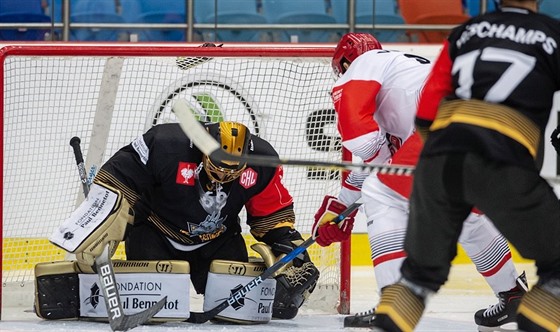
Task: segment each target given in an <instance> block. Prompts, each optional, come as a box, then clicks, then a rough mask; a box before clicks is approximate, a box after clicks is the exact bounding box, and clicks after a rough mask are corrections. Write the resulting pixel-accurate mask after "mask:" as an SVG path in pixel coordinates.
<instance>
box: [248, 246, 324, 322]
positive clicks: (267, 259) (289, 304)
mask: <svg viewBox="0 0 560 332" xmlns="http://www.w3.org/2000/svg"><path fill="white" fill-rule="evenodd" d="M301 243H303V240H296V241H292V242H290V244H284V243H274V244H273V245H272V247H270V246H268V245H266V244H264V243H256V244H253V245H252V246H251V248H253V250H255V251H256V252H258V253H259V254H260V255H261V257H262V258H263V260H264V263H265V264H266V266H267V267H270V266H272V265H274V263H276V262H277V261H278V260H280V259H282V257H284V256H285V255H286V254H289V253H290V252H291V251H292V250H293V249H294V248H295V247H297V246H298V245H300V244H301ZM274 278H275V279H276V294H275V295H274V304H273V305H272V317H274V318H279V319H292V318H294V317H295V316H296V315H297V313H298V310H299V308H300V307H301V306H302V305H303V304H304V302H305V301H306V300H307V298H308V297H309V295H310V294H311V293H313V290H314V289H315V286H316V285H317V280H318V279H319V270H317V268H316V267H315V265H314V264H313V262H311V260H310V258H309V255H308V254H307V252H306V251H304V252H303V253H302V254H301V255H300V256H298V257H296V258H295V259H294V260H293V261H292V262H291V263H289V264H286V266H284V268H282V269H280V270H279V271H278V272H277V273H276V275H275V277H274Z"/></svg>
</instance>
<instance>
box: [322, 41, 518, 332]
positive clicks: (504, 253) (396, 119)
mask: <svg viewBox="0 0 560 332" xmlns="http://www.w3.org/2000/svg"><path fill="white" fill-rule="evenodd" d="M431 67H432V66H431V64H430V61H429V60H427V59H425V58H422V57H419V56H416V55H412V54H407V53H403V52H398V51H389V50H384V49H382V46H381V44H380V43H379V42H378V41H377V40H376V39H375V38H374V37H373V36H372V35H369V34H363V33H349V34H347V35H345V36H343V37H342V39H341V40H340V42H339V43H338V46H337V48H336V50H335V55H334V57H333V69H334V71H335V73H336V74H338V75H341V76H340V77H339V79H338V80H337V81H336V83H335V85H334V87H333V89H332V98H333V101H334V105H335V110H336V112H337V115H338V130H339V132H340V135H341V137H342V144H343V146H344V147H345V148H347V149H348V150H350V151H351V152H352V154H353V155H354V156H357V157H360V158H361V159H362V160H363V161H364V162H366V163H375V164H384V163H391V162H395V163H398V164H408V165H415V164H416V161H417V159H418V155H419V153H420V150H421V148H422V145H421V141H420V140H419V139H418V135H417V134H415V131H414V118H415V115H416V108H417V102H418V98H419V95H420V92H421V90H422V87H423V85H424V82H425V80H426V78H427V76H428V74H429V72H430V70H431ZM401 147H402V149H401ZM393 158H397V160H396V161H395V160H393ZM397 161H398V162H397ZM411 183H412V177H410V176H387V175H381V174H379V175H378V174H365V173H357V172H351V173H350V174H349V176H348V177H347V179H346V181H345V182H344V184H343V186H342V189H341V192H340V194H339V197H338V198H335V197H332V196H326V197H325V199H324V201H323V204H322V206H321V208H320V209H319V210H318V211H317V214H316V216H315V220H316V221H315V224H314V226H313V230H312V232H313V234H316V235H318V237H317V238H316V240H317V243H318V244H319V245H321V246H328V245H330V244H331V243H333V242H338V241H343V240H346V239H347V238H348V237H349V235H350V233H351V231H352V226H353V222H354V219H353V217H354V216H351V217H349V218H347V219H346V220H344V221H343V222H342V223H341V225H335V224H332V223H328V222H327V221H328V220H332V216H333V215H337V214H338V213H340V211H342V210H344V208H345V207H346V206H348V205H349V204H351V203H352V202H354V201H356V200H357V199H358V198H359V197H360V196H362V198H363V201H364V205H363V208H362V211H363V212H365V214H366V217H367V230H368V237H369V242H370V246H371V251H372V261H373V265H374V270H375V276H376V280H377V286H378V290H379V291H380V292H381V291H383V288H384V287H385V286H388V285H391V284H393V283H395V282H397V281H398V280H399V279H400V278H401V272H400V266H401V263H402V261H403V260H404V259H405V257H406V253H405V251H404V238H405V233H406V227H407V220H408V212H409V210H408V206H409V204H408V198H409V194H410V190H411ZM476 212H478V213H471V215H470V216H469V217H468V218H467V220H466V222H465V223H464V227H463V230H462V233H461V237H460V238H459V243H460V244H461V245H462V247H463V248H464V249H465V251H466V252H467V254H468V255H469V257H470V258H471V260H472V261H473V262H474V263H475V265H476V268H477V270H478V271H479V272H480V273H481V275H482V276H483V277H484V278H485V279H486V281H487V282H488V284H489V285H490V287H491V288H492V290H493V291H494V292H495V294H496V295H497V296H498V297H499V299H500V302H499V303H498V304H496V305H493V306H490V307H489V308H488V309H481V310H479V311H478V312H477V313H476V314H475V321H476V323H477V324H478V325H479V326H480V328H481V331H482V330H484V329H485V328H486V327H488V328H491V330H495V329H496V328H499V326H502V325H504V324H508V323H511V322H514V321H515V309H516V308H517V303H518V302H517V301H510V300H511V299H513V298H516V299H517V298H519V297H520V296H521V295H522V294H523V293H524V292H525V291H526V280H525V276H524V274H522V275H521V276H519V277H518V274H517V271H516V270H515V266H514V264H513V262H512V260H511V251H510V249H509V246H508V244H507V241H506V240H505V238H504V237H503V236H502V235H501V234H500V233H499V232H498V231H497V230H496V228H495V227H494V226H493V225H492V224H491V223H490V222H489V221H488V219H486V218H485V217H484V216H483V215H482V214H481V213H480V212H479V211H476ZM339 226H340V227H339ZM374 316H375V308H374V309H371V310H369V311H366V312H364V313H359V314H357V315H355V316H349V317H346V319H345V321H344V325H345V326H346V327H368V326H370V325H369V323H370V321H371V319H373V317H374ZM489 330H490V329H489Z"/></svg>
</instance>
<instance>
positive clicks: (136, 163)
mask: <svg viewBox="0 0 560 332" xmlns="http://www.w3.org/2000/svg"><path fill="white" fill-rule="evenodd" d="M205 126H206V128H207V129H208V131H209V132H210V134H211V135H212V136H213V137H215V138H216V140H217V141H218V143H219V144H220V146H221V147H222V148H223V149H224V150H225V151H227V152H228V153H231V154H234V155H249V156H251V155H271V156H277V153H276V151H275V150H274V148H273V147H272V146H271V145H270V144H269V143H268V142H267V141H265V140H264V139H262V138H260V137H257V136H254V135H252V134H251V133H250V132H249V129H247V127H245V126H244V125H242V124H240V123H236V122H228V121H223V122H218V123H209V124H205ZM282 176H283V168H282V167H281V166H279V167H261V166H248V165H246V164H239V163H231V162H223V161H219V160H212V159H210V158H209V157H208V156H205V155H204V154H203V153H202V152H201V151H200V150H199V149H198V148H197V147H196V146H195V145H194V144H193V143H192V142H191V141H190V139H189V138H188V137H187V136H186V135H185V134H184V133H183V131H182V129H181V128H180V126H179V124H176V123H173V124H162V125H158V126H155V127H152V128H151V129H150V130H148V131H147V132H146V133H145V134H144V135H142V136H140V137H138V138H137V139H135V140H134V141H133V142H132V143H131V144H129V145H127V146H125V147H123V148H121V149H120V150H119V151H118V152H116V153H115V154H114V155H113V156H112V157H111V158H110V159H109V160H108V161H107V162H106V163H105V164H104V165H103V166H102V167H101V169H100V171H99V173H98V174H97V175H96V177H95V179H94V184H98V185H105V186H106V185H108V186H110V187H113V188H116V189H118V190H119V191H120V192H121V193H122V194H123V196H124V198H125V199H126V200H127V201H128V203H129V204H130V206H131V207H132V209H133V210H134V224H133V226H132V227H129V230H128V231H127V235H126V240H125V244H126V245H125V248H126V256H127V259H128V260H185V261H188V262H189V264H190V275H191V281H192V284H193V286H194V288H195V290H196V291H197V293H199V294H204V293H205V288H206V283H207V277H208V271H209V267H210V263H211V262H212V261H213V260H217V259H220V260H231V261H238V262H248V252H247V249H246V244H245V241H244V239H243V236H242V234H241V226H240V219H239V217H238V215H239V213H240V212H241V210H242V209H243V208H244V207H245V209H246V212H247V220H246V222H247V223H248V225H249V226H250V229H251V234H252V235H253V237H255V239H257V240H258V241H261V242H264V243H266V244H267V245H268V246H269V247H270V249H271V252H272V254H273V255H274V256H279V255H281V254H283V253H288V252H290V251H291V250H292V249H293V248H294V247H296V246H297V245H298V244H300V243H301V242H303V240H302V236H301V235H300V233H299V232H298V231H297V230H296V229H295V228H294V223H295V213H294V206H293V201H292V196H291V195H290V193H289V192H288V190H287V189H286V187H285V186H284V185H283V184H282ZM287 274H295V275H296V277H297V278H296V279H297V282H298V284H297V285H296V284H295V283H294V280H295V279H293V278H292V279H291V277H293V276H292V275H290V276H287ZM318 277H319V271H318V270H317V269H316V267H315V266H314V265H313V263H312V262H311V260H310V258H309V255H308V254H307V253H306V252H304V255H301V257H298V258H296V259H295V260H294V262H293V267H291V268H290V269H287V270H286V272H285V273H284V274H280V275H279V276H278V277H277V285H276V296H275V301H274V305H273V314H272V316H273V317H276V318H293V317H294V316H295V315H296V314H297V311H298V308H299V307H300V306H301V305H302V304H303V302H304V300H305V298H306V296H307V295H308V294H309V293H310V292H312V291H313V288H314V287H315V284H316V281H317V279H318Z"/></svg>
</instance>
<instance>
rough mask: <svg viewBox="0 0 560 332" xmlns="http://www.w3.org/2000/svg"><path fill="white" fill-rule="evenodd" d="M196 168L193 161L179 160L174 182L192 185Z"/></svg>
mask: <svg viewBox="0 0 560 332" xmlns="http://www.w3.org/2000/svg"><path fill="white" fill-rule="evenodd" d="M195 170H196V164H195V163H187V162H184V161H180V162H179V167H178V168H177V177H176V180H175V182H177V184H182V185H185V186H194V171H195Z"/></svg>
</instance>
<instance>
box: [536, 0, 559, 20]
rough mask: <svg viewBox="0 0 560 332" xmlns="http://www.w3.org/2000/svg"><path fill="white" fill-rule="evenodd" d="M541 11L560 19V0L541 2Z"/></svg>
mask: <svg viewBox="0 0 560 332" xmlns="http://www.w3.org/2000/svg"><path fill="white" fill-rule="evenodd" d="M539 12H541V13H543V14H547V15H549V16H552V17H554V18H555V19H557V20H560V1H559V0H543V1H542V2H541V3H540V7H539Z"/></svg>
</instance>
